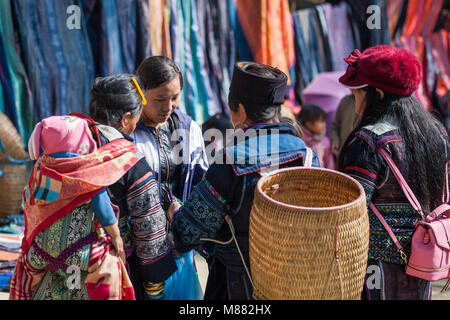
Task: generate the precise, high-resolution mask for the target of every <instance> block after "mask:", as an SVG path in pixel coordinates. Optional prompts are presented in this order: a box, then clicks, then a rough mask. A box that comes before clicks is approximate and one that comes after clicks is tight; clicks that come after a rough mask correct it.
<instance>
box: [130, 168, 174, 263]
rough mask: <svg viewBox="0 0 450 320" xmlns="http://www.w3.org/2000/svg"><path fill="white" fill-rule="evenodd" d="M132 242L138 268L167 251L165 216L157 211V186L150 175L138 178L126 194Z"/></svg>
mask: <svg viewBox="0 0 450 320" xmlns="http://www.w3.org/2000/svg"><path fill="white" fill-rule="evenodd" d="M127 205H128V212H129V214H130V217H131V222H130V224H131V228H132V231H133V242H134V246H135V251H136V255H137V257H138V260H139V262H140V263H141V264H142V265H149V264H153V263H155V262H156V261H158V260H159V259H161V258H162V257H164V256H166V255H167V254H168V253H169V251H170V244H169V241H168V238H167V233H166V223H167V222H166V221H167V220H166V215H165V213H164V211H163V210H162V208H161V204H160V199H159V192H158V185H157V182H156V180H155V178H154V176H153V173H152V172H149V173H147V174H146V175H144V176H143V177H140V178H139V179H138V180H136V181H135V183H134V184H133V185H132V186H131V187H129V189H128V191H127Z"/></svg>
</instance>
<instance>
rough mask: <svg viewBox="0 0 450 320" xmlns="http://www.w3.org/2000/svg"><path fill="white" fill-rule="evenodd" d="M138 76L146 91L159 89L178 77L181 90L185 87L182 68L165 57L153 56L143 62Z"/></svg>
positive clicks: (138, 70) (137, 72)
mask: <svg viewBox="0 0 450 320" xmlns="http://www.w3.org/2000/svg"><path fill="white" fill-rule="evenodd" d="M136 75H137V76H138V77H139V79H140V80H141V82H142V84H143V86H144V90H150V89H154V88H157V87H159V86H161V85H163V84H166V83H168V82H170V81H172V80H173V79H175V78H176V77H179V78H180V87H181V89H183V87H184V79H183V75H182V73H181V71H180V68H179V67H178V66H177V64H176V63H175V62H173V61H172V60H171V59H169V58H167V57H164V56H153V57H150V58H147V59H145V60H144V61H142V63H141V64H140V65H139V67H138V69H137V71H136Z"/></svg>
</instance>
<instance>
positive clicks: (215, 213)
mask: <svg viewBox="0 0 450 320" xmlns="http://www.w3.org/2000/svg"><path fill="white" fill-rule="evenodd" d="M225 215H226V200H225V199H224V198H223V197H222V196H221V195H220V194H219V193H218V192H217V191H216V189H215V188H214V187H213V186H212V184H211V183H210V182H209V181H208V180H207V179H206V178H203V180H202V181H201V182H200V183H199V184H197V185H196V186H195V187H194V188H193V189H192V192H191V195H190V197H189V200H188V201H187V202H186V203H185V204H184V206H183V207H181V209H180V210H179V211H178V213H176V214H175V216H174V217H173V221H172V230H173V234H174V240H175V248H176V250H177V251H179V252H186V251H189V250H190V249H192V248H195V247H197V246H198V245H200V244H202V243H203V242H204V241H203V240H201V239H204V238H210V239H214V238H215V235H216V233H217V232H218V231H219V229H220V228H221V227H222V225H223V223H224V221H225Z"/></svg>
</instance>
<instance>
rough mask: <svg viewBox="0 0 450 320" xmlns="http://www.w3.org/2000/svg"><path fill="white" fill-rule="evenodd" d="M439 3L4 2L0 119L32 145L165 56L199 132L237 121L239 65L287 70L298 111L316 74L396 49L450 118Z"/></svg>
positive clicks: (423, 96) (424, 96)
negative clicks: (75, 11)
mask: <svg viewBox="0 0 450 320" xmlns="http://www.w3.org/2000/svg"><path fill="white" fill-rule="evenodd" d="M319 3H321V4H319ZM430 3H431V2H430V1H427V0H398V1H397V0H361V1H351V0H341V1H338V0H333V1H326V2H325V1H288V0H260V1H247V0H221V1H220V0H130V1H121V0H59V1H57V0H37V1H34V0H21V1H11V0H5V1H2V2H1V4H0V6H1V14H2V19H1V22H0V44H1V46H0V50H1V51H2V54H1V55H0V57H1V58H0V80H1V89H0V110H4V111H5V113H6V114H7V115H8V117H10V118H11V120H12V121H13V123H14V125H15V126H16V127H17V128H18V130H19V132H20V134H21V137H22V139H23V141H24V144H25V143H26V141H27V139H28V136H29V133H30V130H31V128H32V127H33V125H34V124H35V123H36V122H37V121H39V120H40V119H42V118H44V117H46V116H49V115H57V114H65V113H68V112H81V113H88V101H89V96H88V93H89V89H90V87H91V85H92V83H93V80H94V78H95V77H97V76H106V75H110V74H114V73H123V72H126V73H134V72H135V70H136V68H137V66H138V65H139V64H140V62H141V61H142V60H143V59H144V58H146V57H148V56H150V55H166V56H168V57H171V58H172V59H174V61H175V62H176V63H177V64H178V65H179V66H180V69H181V71H182V73H183V76H184V77H185V79H186V81H185V84H186V86H185V90H184V91H183V96H182V99H181V103H180V106H179V107H180V110H182V111H184V112H186V113H188V114H189V115H190V116H192V117H193V118H194V120H196V121H197V122H199V123H200V124H201V123H203V122H204V121H206V120H207V119H208V118H209V117H211V116H213V115H214V114H217V113H228V103H227V97H228V91H229V84H230V79H231V77H232V70H233V69H232V68H233V65H234V62H235V61H237V60H250V61H256V62H260V63H265V64H270V65H273V66H275V67H278V68H280V69H281V70H283V71H284V72H285V73H286V74H288V75H289V78H290V85H291V88H290V89H291V90H289V92H291V97H290V98H291V99H293V97H292V95H295V98H296V101H295V102H296V104H297V105H300V104H302V103H303V101H302V98H301V94H302V91H303V90H304V89H305V88H306V87H307V86H308V85H309V84H310V83H311V82H312V81H313V80H314V79H315V78H316V77H317V75H318V74H319V73H322V72H333V71H344V70H345V68H346V64H345V62H344V61H343V59H344V58H345V57H347V56H348V55H349V54H350V52H351V51H352V50H353V49H356V48H357V49H360V50H361V51H363V50H364V49H366V48H367V47H368V46H373V45H379V44H385V43H390V44H393V45H396V46H399V47H403V48H406V49H408V50H410V51H412V52H414V54H416V55H417V56H418V57H419V59H420V60H421V62H422V63H423V64H424V66H425V68H424V75H425V77H424V80H423V83H422V85H421V87H420V89H419V91H418V92H417V94H416V96H417V98H418V99H419V100H420V102H421V103H422V104H423V105H424V106H425V107H426V108H427V110H430V111H434V110H435V109H437V110H438V111H439V113H440V114H441V115H443V114H444V113H445V109H446V108H445V107H444V104H445V101H446V100H445V99H444V97H445V94H446V93H447V92H448V90H449V88H450V84H449V76H448V75H449V64H450V63H449V53H448V52H449V50H448V47H449V44H448V43H449V33H448V31H449V30H448V28H449V27H448V23H446V21H447V20H448V19H446V18H445V14H446V12H447V14H448V11H446V10H441V9H442V8H446V9H448V8H447V7H448V6H449V1H448V0H437V1H433V5H430ZM314 4H316V5H314ZM71 5H75V6H78V7H79V8H80V9H81V11H80V12H81V16H80V26H81V29H79V30H78V29H69V28H68V27H67V18H68V17H69V16H70V14H68V13H67V12H66V11H67V8H68V7H69V6H71ZM370 5H376V6H378V7H379V8H380V18H381V21H380V27H381V28H380V29H374V30H369V29H368V28H367V26H366V22H367V18H368V17H369V16H370V14H368V13H367V12H366V10H367V7H368V6H370ZM299 8H305V9H301V10H297V9H299ZM290 10H295V11H293V12H290ZM417 12H421V14H420V15H418V14H417ZM445 28H447V29H445ZM14 35H17V36H14ZM292 88H294V89H295V90H292ZM441 118H442V117H441Z"/></svg>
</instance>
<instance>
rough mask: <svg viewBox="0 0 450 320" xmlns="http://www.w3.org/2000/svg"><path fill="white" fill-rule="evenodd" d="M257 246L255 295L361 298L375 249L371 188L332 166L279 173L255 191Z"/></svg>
mask: <svg viewBox="0 0 450 320" xmlns="http://www.w3.org/2000/svg"><path fill="white" fill-rule="evenodd" d="M249 245H250V269H251V274H252V278H253V284H254V293H253V295H254V298H255V299H268V300H336V299H343V300H358V299H360V297H361V293H362V289H363V285H364V278H365V275H366V268H367V259H368V250H369V219H368V215H367V209H366V199H365V193H364V190H363V188H362V186H361V185H360V184H359V183H358V182H356V180H354V179H352V178H351V177H349V176H347V175H344V174H342V173H339V172H336V171H331V170H327V169H317V168H291V169H283V170H278V171H276V172H273V173H271V174H269V175H267V176H265V177H263V178H261V179H260V180H259V182H258V184H257V188H256V190H255V200H254V203H253V207H252V212H251V215H250V229H249Z"/></svg>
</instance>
